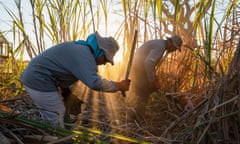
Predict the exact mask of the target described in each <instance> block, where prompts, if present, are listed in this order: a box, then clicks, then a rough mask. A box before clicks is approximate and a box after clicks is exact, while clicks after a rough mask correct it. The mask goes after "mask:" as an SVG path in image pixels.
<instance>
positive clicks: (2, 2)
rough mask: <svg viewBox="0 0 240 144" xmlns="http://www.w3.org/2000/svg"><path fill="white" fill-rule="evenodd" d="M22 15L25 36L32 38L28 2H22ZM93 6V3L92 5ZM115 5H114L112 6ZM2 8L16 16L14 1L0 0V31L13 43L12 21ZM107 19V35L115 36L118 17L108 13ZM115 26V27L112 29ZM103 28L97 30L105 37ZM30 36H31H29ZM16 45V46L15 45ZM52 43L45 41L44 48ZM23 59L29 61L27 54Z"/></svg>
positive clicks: (23, 0)
mask: <svg viewBox="0 0 240 144" xmlns="http://www.w3.org/2000/svg"><path fill="white" fill-rule="evenodd" d="M21 3H22V13H23V21H24V25H25V28H27V29H26V30H27V34H28V35H29V37H30V38H33V37H34V32H33V24H32V23H33V22H32V17H31V13H32V11H31V6H30V2H29V0H22V1H21ZM93 5H94V3H93ZM113 5H115V4H113ZM4 6H6V7H7V8H9V9H10V10H11V11H14V12H16V15H17V14H18V12H17V10H18V9H17V8H16V4H15V3H14V0H0V13H1V17H0V31H2V32H4V33H5V34H7V35H5V36H6V38H7V39H8V41H10V42H13V41H14V40H13V35H12V32H11V31H10V30H11V29H12V25H13V24H12V20H11V17H10V16H9V14H8V13H7V11H6V10H5V8H4ZM108 15H109V18H108V22H109V25H110V26H109V27H111V29H108V33H109V34H115V32H116V31H115V30H116V29H117V26H119V24H120V23H117V21H116V19H118V17H119V16H118V15H116V14H114V13H110V14H108ZM114 26H115V27H114ZM104 29H105V26H104V25H102V26H101V25H100V28H99V30H98V31H99V32H100V34H101V35H102V36H105V35H104V33H105V30H104ZM31 35H32V36H31ZM31 41H35V39H32V40H31ZM16 45H17V44H16ZM52 45H53V43H52V42H51V41H48V40H47V41H46V47H50V46H52ZM25 59H27V60H29V57H28V56H27V54H25Z"/></svg>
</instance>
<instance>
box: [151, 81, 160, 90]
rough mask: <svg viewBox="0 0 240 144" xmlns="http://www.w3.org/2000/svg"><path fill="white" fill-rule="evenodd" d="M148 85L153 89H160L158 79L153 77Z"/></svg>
mask: <svg viewBox="0 0 240 144" xmlns="http://www.w3.org/2000/svg"><path fill="white" fill-rule="evenodd" d="M150 86H151V87H152V88H154V89H160V83H159V80H158V79H155V80H154V81H153V82H151V83H150Z"/></svg>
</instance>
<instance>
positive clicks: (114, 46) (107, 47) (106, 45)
mask: <svg viewBox="0 0 240 144" xmlns="http://www.w3.org/2000/svg"><path fill="white" fill-rule="evenodd" d="M95 33H96V38H97V43H98V47H99V48H100V49H102V50H103V51H104V54H105V56H106V59H107V60H108V61H109V62H110V63H111V64H112V65H113V64H114V62H113V57H114V55H115V54H116V52H117V51H118V49H119V45H118V42H117V41H116V40H115V39H114V38H113V37H101V36H100V35H99V33H98V32H95Z"/></svg>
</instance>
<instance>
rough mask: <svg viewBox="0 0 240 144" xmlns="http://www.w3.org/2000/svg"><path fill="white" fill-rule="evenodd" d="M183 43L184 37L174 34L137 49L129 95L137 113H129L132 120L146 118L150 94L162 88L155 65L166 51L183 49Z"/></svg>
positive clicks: (146, 43) (148, 42) (129, 99)
mask: <svg viewBox="0 0 240 144" xmlns="http://www.w3.org/2000/svg"><path fill="white" fill-rule="evenodd" d="M181 45H182V39H181V38H180V37H179V36H178V35H174V36H172V37H171V38H167V40H163V39H156V40H150V41H147V42H145V43H144V44H143V45H142V46H141V47H140V48H138V49H137V50H136V53H135V55H134V60H133V65H132V70H131V74H130V79H131V86H130V89H129V96H130V97H128V102H129V104H130V105H133V108H134V109H135V113H136V114H134V113H132V112H130V113H129V118H130V121H131V120H134V119H136V118H140V119H142V118H144V114H145V107H146V104H147V101H148V97H149V95H150V94H151V93H152V92H154V91H155V90H157V89H159V88H160V87H159V81H158V78H157V76H156V74H155V67H156V65H157V64H158V62H159V61H160V59H161V58H162V57H163V55H164V52H165V51H167V53H170V52H174V51H176V50H179V51H181Z"/></svg>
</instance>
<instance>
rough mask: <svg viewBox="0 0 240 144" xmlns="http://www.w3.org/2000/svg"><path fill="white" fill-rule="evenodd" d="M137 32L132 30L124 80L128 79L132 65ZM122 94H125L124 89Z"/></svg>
mask: <svg viewBox="0 0 240 144" xmlns="http://www.w3.org/2000/svg"><path fill="white" fill-rule="evenodd" d="M137 33H138V31H137V30H135V31H134V37H133V42H132V49H131V52H130V57H129V60H128V65H127V72H126V75H125V80H128V76H129V74H130V70H131V66H132V61H133V55H134V51H135V47H136V42H137ZM122 95H123V96H124V97H125V96H126V93H125V91H122Z"/></svg>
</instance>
